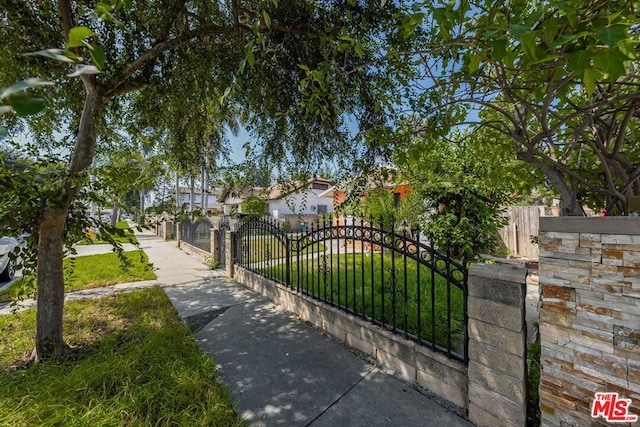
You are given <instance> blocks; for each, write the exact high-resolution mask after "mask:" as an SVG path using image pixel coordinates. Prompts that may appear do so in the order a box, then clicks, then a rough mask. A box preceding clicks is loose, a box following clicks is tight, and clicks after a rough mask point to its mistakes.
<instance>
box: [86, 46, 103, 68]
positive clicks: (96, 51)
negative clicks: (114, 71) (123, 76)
mask: <svg viewBox="0 0 640 427" xmlns="http://www.w3.org/2000/svg"><path fill="white" fill-rule="evenodd" d="M89 49H90V51H89V54H90V55H91V59H93V63H94V64H96V67H98V69H100V70H103V69H104V63H105V61H106V60H107V54H106V53H105V52H104V49H102V48H101V47H100V46H99V45H94V46H91V47H90V48H89Z"/></svg>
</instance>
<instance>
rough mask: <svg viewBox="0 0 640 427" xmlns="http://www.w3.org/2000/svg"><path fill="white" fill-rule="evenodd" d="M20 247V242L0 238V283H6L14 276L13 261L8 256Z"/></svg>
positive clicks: (11, 238) (13, 239)
mask: <svg viewBox="0 0 640 427" xmlns="http://www.w3.org/2000/svg"><path fill="white" fill-rule="evenodd" d="M18 246H20V241H19V240H18V239H16V238H13V237H0V282H8V281H9V280H12V279H13V276H15V274H16V271H15V268H14V266H15V261H14V260H12V259H11V257H10V256H9V254H10V253H11V251H13V250H15V249H16V248H17V247H18Z"/></svg>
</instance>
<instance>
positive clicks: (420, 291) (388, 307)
mask: <svg viewBox="0 0 640 427" xmlns="http://www.w3.org/2000/svg"><path fill="white" fill-rule="evenodd" d="M323 258H324V260H326V264H324V265H326V267H324V266H323ZM407 261H408V262H407V274H406V288H405V274H404V264H403V260H402V258H396V259H395V260H393V259H392V257H390V256H385V257H382V256H381V255H380V254H374V255H373V256H372V255H370V254H360V253H357V254H347V255H340V256H338V255H333V256H328V255H327V256H326V257H325V256H320V257H317V258H315V259H313V260H307V261H304V262H301V263H300V265H298V264H297V263H295V262H293V263H292V266H291V282H292V285H293V286H294V287H298V284H299V286H300V289H301V290H304V291H306V292H308V293H310V294H312V295H314V296H316V297H318V298H321V299H326V300H327V301H329V302H332V303H334V304H336V305H339V306H341V307H344V308H346V309H348V310H350V311H353V312H355V313H364V314H365V315H366V316H368V317H373V318H374V319H376V320H379V321H382V322H384V323H387V324H390V325H393V324H394V323H395V325H396V327H397V328H398V329H402V330H405V331H407V332H409V333H410V334H413V335H415V336H418V335H419V336H420V337H421V338H422V339H424V340H427V341H429V342H433V336H434V335H435V343H436V344H438V345H440V346H442V347H445V348H446V347H447V346H448V342H447V335H448V334H447V325H448V313H449V310H448V307H449V306H450V307H451V331H452V338H451V344H452V350H454V351H457V352H460V353H461V351H462V343H463V342H462V341H463V327H464V313H463V304H464V295H463V292H462V290H460V289H459V288H457V287H456V286H455V285H453V284H451V285H450V286H447V280H446V279H445V278H443V277H442V276H440V275H438V274H434V276H433V278H434V282H435V287H433V290H434V294H435V298H434V300H435V304H432V302H431V301H432V294H431V291H432V277H431V270H430V269H428V268H427V267H425V266H420V281H419V282H418V267H417V264H416V263H415V261H411V260H407ZM394 262H395V272H396V273H395V279H396V280H395V284H394V281H393V280H392V277H393V276H392V271H393V269H392V266H393V263H394ZM325 270H326V275H325ZM372 271H373V275H372ZM260 272H262V273H263V274H265V275H267V276H270V277H273V278H275V279H277V280H280V281H283V282H284V281H285V275H286V269H285V268H284V264H283V263H281V264H280V265H275V266H272V267H268V268H263V269H261V270H260ZM354 272H355V275H354ZM383 272H384V273H383ZM338 275H339V276H340V283H339V284H338ZM354 276H355V277H354ZM448 294H449V295H450V298H449V297H448ZM418 297H419V298H420V304H418ZM383 301H384V303H383ZM418 305H420V316H418ZM432 307H433V310H432ZM394 308H395V319H394ZM432 327H435V330H434V329H432Z"/></svg>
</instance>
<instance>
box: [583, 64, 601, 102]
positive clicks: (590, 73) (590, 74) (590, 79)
mask: <svg viewBox="0 0 640 427" xmlns="http://www.w3.org/2000/svg"><path fill="white" fill-rule="evenodd" d="M597 77H598V72H597V71H596V70H594V69H593V68H586V69H585V70H584V76H583V78H582V82H583V83H584V88H585V90H586V91H587V95H589V96H591V95H593V93H594V92H595V91H596V78H597Z"/></svg>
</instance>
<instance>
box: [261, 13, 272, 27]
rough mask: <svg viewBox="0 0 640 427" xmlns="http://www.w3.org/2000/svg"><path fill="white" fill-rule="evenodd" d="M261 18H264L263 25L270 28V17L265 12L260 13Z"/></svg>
mask: <svg viewBox="0 0 640 427" xmlns="http://www.w3.org/2000/svg"><path fill="white" fill-rule="evenodd" d="M262 18H264V23H265V25H266V26H267V27H268V28H271V17H270V16H269V14H268V13H267V11H266V10H263V11H262Z"/></svg>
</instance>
